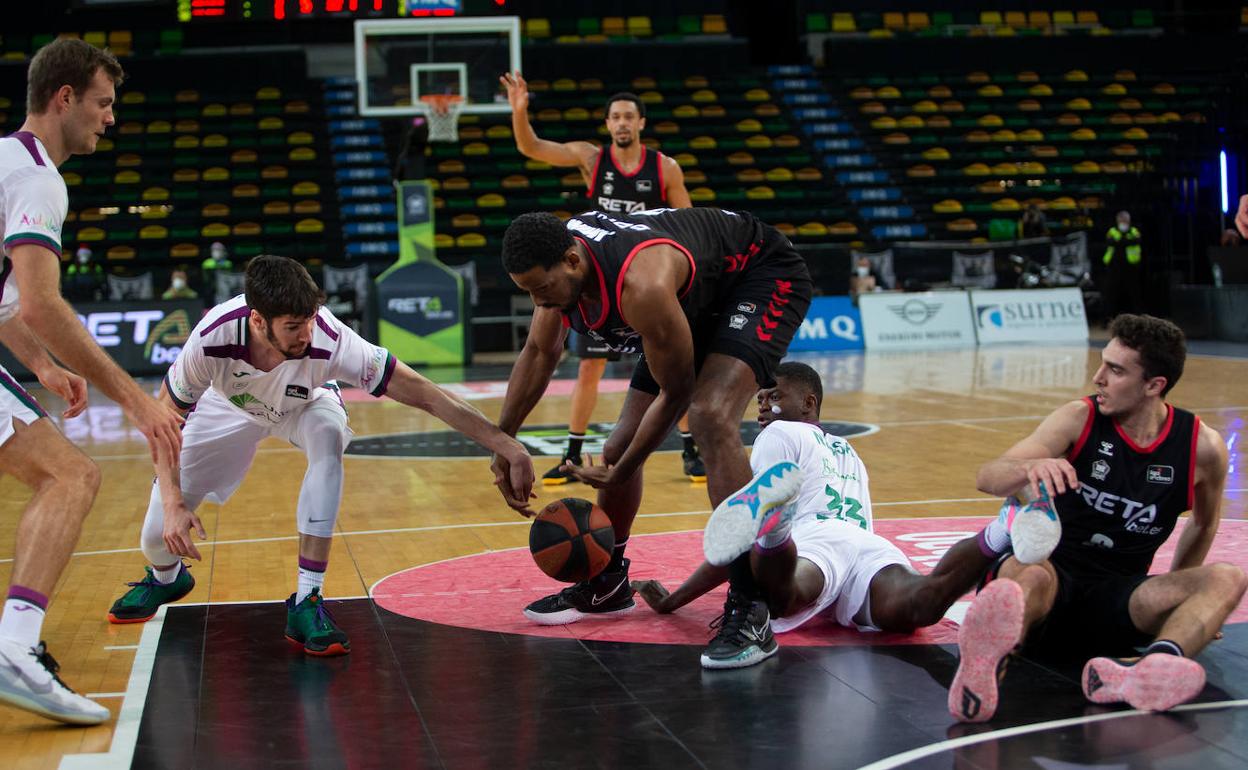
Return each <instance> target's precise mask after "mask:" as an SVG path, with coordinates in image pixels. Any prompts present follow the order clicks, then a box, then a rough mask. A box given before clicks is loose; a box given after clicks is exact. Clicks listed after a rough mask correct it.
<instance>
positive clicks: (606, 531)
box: [529, 497, 615, 583]
mask: <svg viewBox="0 0 1248 770" xmlns="http://www.w3.org/2000/svg"><path fill="white" fill-rule="evenodd" d="M613 548H615V530H614V529H612V527H611V520H610V519H608V518H607V514H606V513H604V512H603V510H602V509H601V508H599V507H598V506H596V505H594V504H593V503H591V502H590V501H588V500H581V499H579V498H576V497H565V498H563V499H562V500H556V501H555V502H553V503H551V504H550V505H548V506H546V507H545V508H543V509H542V512H541V513H539V514H538V515H537V518H536V519H534V520H533V527H532V529H530V530H529V550H530V551H531V552H532V553H533V560H534V561H536V562H537V566H538V567H539V568H540V569H541V570H542V572H545V573H546V574H547V575H550V576H551V577H552V578H554V579H555V580H561V581H563V582H565V583H579V582H581V581H582V580H589V579H590V578H592V577H594V576H595V575H597V574H598V573H599V572H602V571H603V569H605V568H606V566H607V562H609V561H610V560H611V549H613Z"/></svg>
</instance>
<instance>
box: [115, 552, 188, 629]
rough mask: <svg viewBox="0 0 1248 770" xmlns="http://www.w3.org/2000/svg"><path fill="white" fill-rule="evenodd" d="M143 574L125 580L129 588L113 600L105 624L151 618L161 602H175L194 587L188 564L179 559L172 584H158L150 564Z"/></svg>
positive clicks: (137, 621) (139, 621)
mask: <svg viewBox="0 0 1248 770" xmlns="http://www.w3.org/2000/svg"><path fill="white" fill-rule="evenodd" d="M143 569H144V570H146V572H147V574H146V575H144V576H143V579H142V580H140V581H139V582H137V583H126V585H128V586H132V588H131V589H130V590H129V591H127V592H126V595H125V596H123V597H121V598H120V599H118V600H117V601H115V602H113V606H112V608H111V609H110V610H109V611H108V622H109V623H142V622H144V621H147V620H151V619H152V616H153V615H155V614H156V610H158V609H159V608H160V605H162V604H168V603H169V602H176V601H177V600H178V599H181V598H182V597H183V596H186V595H187V594H189V593H190V592H191V589H192V588H194V587H195V578H193V577H191V570H190V567H188V566H187V565H186V562H182V568H181V569H180V570H178V576H177V577H176V578H174V579H173V582H172V583H161V582H160V581H158V580H157V579H156V576H155V575H153V574H152V568H151V567H144V568H143Z"/></svg>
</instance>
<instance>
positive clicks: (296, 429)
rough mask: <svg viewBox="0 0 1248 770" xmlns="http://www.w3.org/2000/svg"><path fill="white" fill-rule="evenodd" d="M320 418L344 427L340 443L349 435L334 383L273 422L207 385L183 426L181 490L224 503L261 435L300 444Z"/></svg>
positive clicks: (318, 390)
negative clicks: (250, 414)
mask: <svg viewBox="0 0 1248 770" xmlns="http://www.w3.org/2000/svg"><path fill="white" fill-rule="evenodd" d="M323 421H329V422H331V423H332V424H334V425H338V426H339V427H340V428H341V430H342V431H344V435H345V437H346V439H345V442H344V444H345V443H346V442H349V441H350V439H351V435H352V434H351V429H350V428H348V427H347V410H346V407H345V406H344V405H343V402H342V396H341V395H340V394H339V393H338V389H337V388H335V387H330V386H321V387H319V388H317V389H316V390H315V391H313V394H312V398H311V399H310V400H309V401H308V403H307V405H306V406H303V407H302V408H301V409H299V411H298V412H296V413H294V414H292V415H288V416H287V417H286V418H285V419H284V420H283V421H282V422H280V423H276V424H273V425H262V424H260V423H258V422H256V421H255V420H253V419H251V418H250V417H248V416H247V415H245V414H243V413H242V412H240V411H239V410H238V409H236V408H235V407H234V406H232V405H231V404H230V403H229V402H228V401H226V400H225V397H224V396H222V395H221V394H220V393H218V392H217V391H216V389H214V388H209V389H208V390H207V391H205V392H204V395H203V397H202V398H200V399H199V401H198V402H197V403H196V404H195V409H194V411H192V412H191V413H190V414H189V415H187V418H186V425H185V426H183V428H182V458H181V459H182V463H181V466H182V469H181V480H182V492H183V494H185V495H187V496H194V497H196V498H200V499H210V500H213V501H215V502H218V503H224V502H225V501H226V500H229V499H230V496H231V495H233V494H234V491H235V490H237V489H238V487H239V485H240V484H242V483H243V478H244V477H245V476H246V475H247V471H248V470H249V469H250V468H251V463H252V460H254V459H255V456H256V448H257V447H258V446H259V444H260V442H261V441H263V440H264V439H266V438H268V437H269V436H273V437H275V438H280V439H282V440H284V441H287V442H289V443H291V444H293V445H294V446H296V447H301V446H302V444H303V441H302V440H301V438H300V437H301V435H302V432H303V431H304V430H306V429H308V428H310V427H312V426H313V425H314V424H315V423H317V422H323Z"/></svg>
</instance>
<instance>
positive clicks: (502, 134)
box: [485, 126, 511, 139]
mask: <svg viewBox="0 0 1248 770" xmlns="http://www.w3.org/2000/svg"><path fill="white" fill-rule="evenodd" d="M485 138H486V139H510V138H511V126H490V127H489V128H487V129H486V130H485Z"/></svg>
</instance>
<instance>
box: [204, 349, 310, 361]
mask: <svg viewBox="0 0 1248 770" xmlns="http://www.w3.org/2000/svg"><path fill="white" fill-rule="evenodd" d="M204 355H206V356H208V357H209V358H233V359H236V360H238V361H246V362H247V363H251V351H250V350H248V349H247V346H246V345H205V346H204ZM325 357H326V358H329V356H325Z"/></svg>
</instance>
